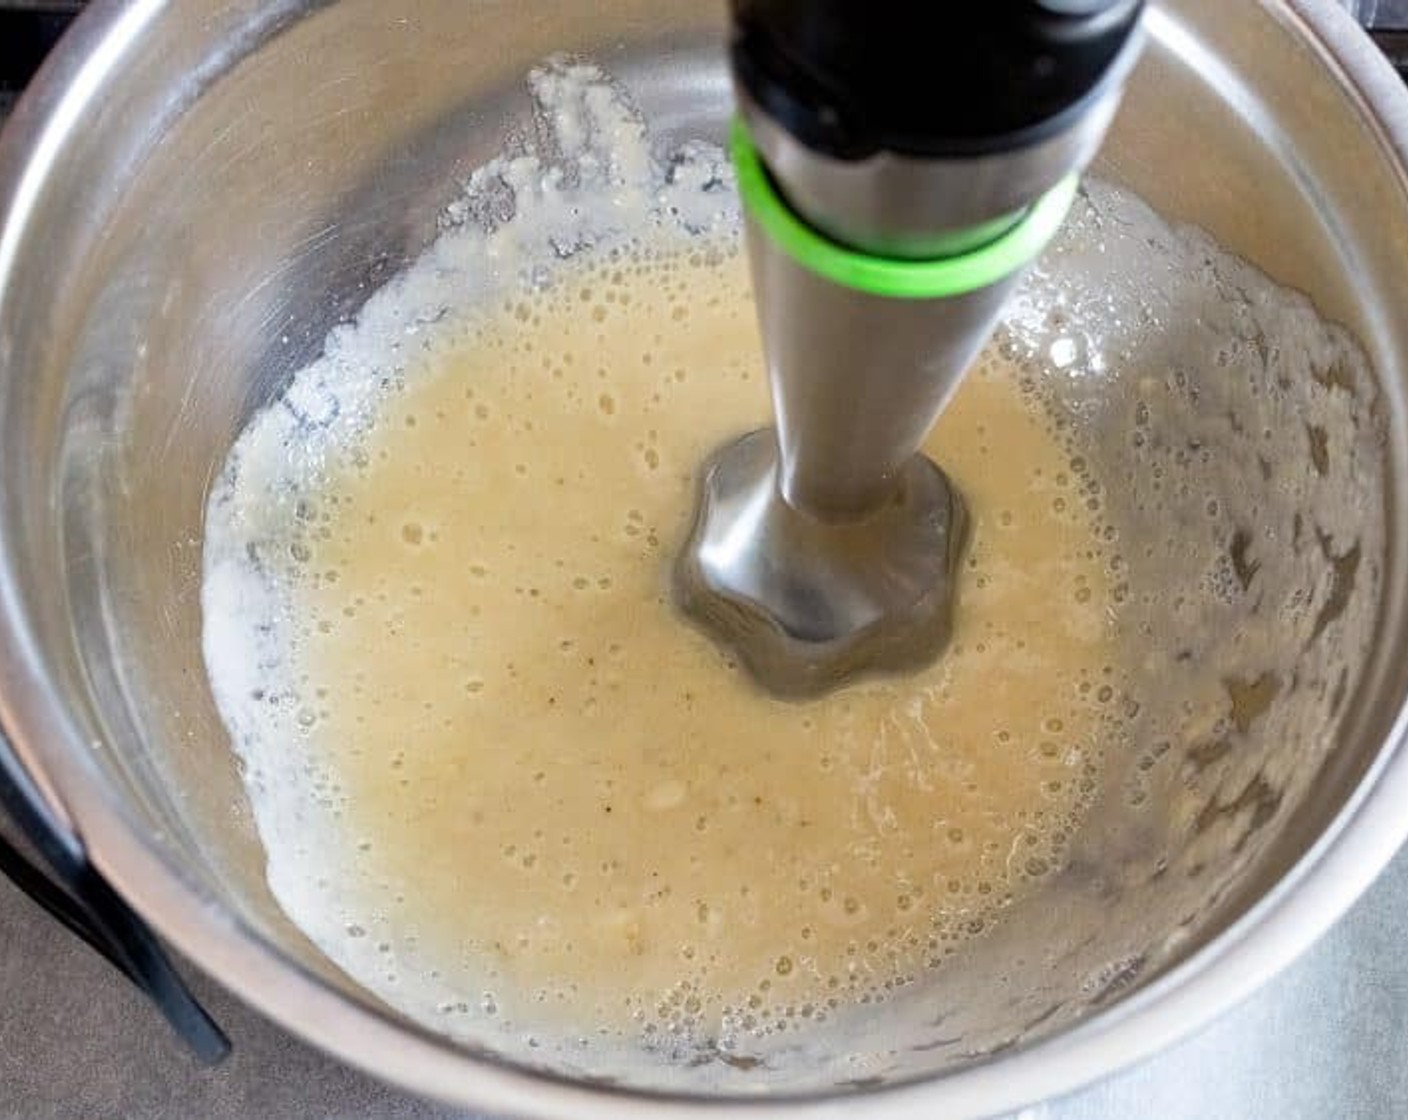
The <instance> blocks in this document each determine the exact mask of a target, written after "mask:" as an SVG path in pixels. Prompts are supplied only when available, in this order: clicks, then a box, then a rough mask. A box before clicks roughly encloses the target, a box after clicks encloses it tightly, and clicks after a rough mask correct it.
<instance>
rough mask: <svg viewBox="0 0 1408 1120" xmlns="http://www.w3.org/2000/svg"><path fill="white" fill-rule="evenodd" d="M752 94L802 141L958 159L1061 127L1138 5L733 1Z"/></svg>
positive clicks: (840, 154) (1114, 69) (1116, 66)
mask: <svg viewBox="0 0 1408 1120" xmlns="http://www.w3.org/2000/svg"><path fill="white" fill-rule="evenodd" d="M729 7H730V12H731V15H732V23H733V27H732V40H731V44H730V54H731V58H732V63H733V69H734V75H735V78H736V80H737V82H738V84H739V86H740V87H741V89H742V90H743V92H745V93H746V94H747V96H749V97H751V98H752V99H753V100H754V101H755V102H756V103H757V104H758V105H759V107H760V108H762V109H763V110H765V111H766V112H767V113H768V114H770V115H771V116H772V118H773V119H774V120H776V121H777V122H778V123H779V124H781V125H782V126H783V127H784V128H786V129H787V131H788V132H790V133H791V134H792V135H793V136H795V137H796V138H797V139H798V140H800V141H801V142H802V143H803V144H804V145H806V146H807V147H809V148H811V149H813V150H815V151H818V152H822V153H825V154H827V155H831V156H834V157H836V158H838V159H864V158H865V157H867V156H870V155H873V154H875V153H876V152H879V151H889V152H897V153H900V154H903V155H910V156H915V157H918V158H934V159H943V158H960V157H969V156H978V155H983V154H986V153H989V152H1000V151H1011V150H1013V149H1016V148H1021V147H1025V146H1026V145H1028V144H1032V143H1036V142H1038V141H1040V140H1041V139H1043V138H1044V137H1045V136H1047V135H1051V134H1053V133H1056V132H1059V131H1061V130H1062V129H1063V128H1065V127H1066V125H1067V124H1069V123H1070V121H1071V120H1073V119H1075V118H1077V117H1079V116H1080V115H1081V114H1082V113H1083V112H1084V110H1085V108H1086V107H1087V106H1088V105H1089V104H1090V102H1091V101H1092V100H1093V99H1097V98H1098V97H1100V95H1101V94H1102V93H1103V92H1104V89H1105V84H1106V82H1108V81H1116V82H1118V81H1122V80H1123V78H1124V73H1123V71H1124V66H1123V65H1121V63H1122V61H1124V60H1128V61H1132V58H1133V52H1132V51H1131V50H1129V49H1128V48H1130V47H1131V46H1132V43H1133V40H1134V39H1135V32H1136V30H1137V28H1138V25H1139V19H1140V16H1141V14H1142V12H1143V8H1144V0H939V2H935V0H927V2H919V0H729Z"/></svg>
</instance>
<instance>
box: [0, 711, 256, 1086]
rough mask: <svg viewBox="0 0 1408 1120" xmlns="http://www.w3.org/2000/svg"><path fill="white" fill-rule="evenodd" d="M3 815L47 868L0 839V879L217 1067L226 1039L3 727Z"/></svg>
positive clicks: (0, 766) (0, 744) (0, 761)
mask: <svg viewBox="0 0 1408 1120" xmlns="http://www.w3.org/2000/svg"><path fill="white" fill-rule="evenodd" d="M0 812H3V813H4V814H5V816H6V817H7V818H8V819H9V820H10V821H11V822H12V823H13V825H14V826H15V828H17V829H18V830H19V832H20V834H21V835H22V836H23V837H24V838H25V839H26V840H27V841H28V842H29V845H30V846H31V847H32V848H33V850H34V852H35V854H36V855H37V856H38V860H39V861H42V864H43V865H44V866H46V867H47V869H48V870H47V872H46V871H45V870H44V869H43V867H41V865H40V862H37V861H36V860H34V859H31V858H30V857H29V856H28V855H26V854H25V853H24V852H23V851H21V850H20V848H19V847H18V846H17V845H15V844H14V843H12V842H10V840H9V839H7V838H6V837H5V836H4V835H3V834H2V833H0V873H3V874H4V875H5V877H6V878H8V879H9V880H10V881H11V882H12V883H14V884H15V886H17V887H18V888H19V889H20V890H21V891H23V892H24V893H25V894H27V895H28V896H29V897H30V898H31V899H33V900H34V901H35V902H36V903H38V904H39V906H41V907H42V908H43V909H44V910H46V911H47V912H48V913H49V914H50V915H51V916H52V917H53V918H55V919H56V920H57V921H58V922H59V923H60V924H61V925H63V926H64V928H66V929H67V930H68V931H69V932H70V933H72V934H74V936H76V937H78V938H80V939H82V940H83V941H84V942H86V943H87V944H88V945H89V946H91V947H92V948H93V949H95V950H96V951H97V952H98V953H100V954H102V956H103V957H104V958H106V959H107V961H108V962H109V963H110V964H111V965H112V966H113V967H114V968H116V969H117V970H118V971H119V972H121V973H122V974H123V975H124V976H126V977H127V979H128V980H130V981H131V982H132V983H133V984H134V985H136V987H137V988H138V990H140V991H141V992H143V993H144V994H145V995H146V996H147V997H148V998H149V999H150V1000H151V1001H152V1002H153V1003H154V1004H156V1007H157V1010H158V1011H159V1012H161V1015H162V1017H163V1018H165V1019H166V1021H167V1022H168V1023H169V1024H170V1025H171V1027H172V1029H173V1030H174V1031H175V1032H176V1033H177V1035H178V1036H180V1038H181V1039H182V1040H183V1041H184V1042H185V1043H186V1045H187V1046H188V1047H189V1048H190V1049H191V1050H192V1052H193V1053H194V1054H195V1056H196V1057H197V1058H198V1059H199V1060H200V1061H201V1062H203V1063H204V1064H206V1065H215V1064H216V1063H217V1062H219V1061H221V1060H222V1059H223V1058H224V1057H225V1056H226V1055H227V1054H229V1052H230V1041H229V1039H228V1038H227V1037H226V1036H225V1034H224V1032H223V1031H221V1029H220V1028H219V1026H217V1025H216V1023H215V1020H214V1019H212V1018H211V1017H210V1015H209V1014H208V1013H207V1012H206V1010H205V1009H204V1008H203V1007H201V1005H200V1003H199V1002H198V1001H197V1000H196V998H195V996H194V995H192V994H191V991H190V989H189V988H188V987H187V986H186V983H185V981H184V980H182V979H181V975H180V973H178V972H177V971H176V968H175V966H174V965H173V964H172V963H171V958H170V956H169V955H168V954H167V952H166V950H165V949H164V948H162V945H161V942H160V941H158V940H157V937H156V935H155V934H154V933H153V932H152V931H151V928H150V927H149V926H148V925H147V924H146V923H145V922H144V921H143V920H142V919H141V918H140V917H139V916H138V915H137V914H136V912H135V911H133V910H132V908H131V907H130V906H128V905H127V903H125V902H124V901H123V900H122V898H121V896H119V895H118V893H117V892H116V891H115V890H113V888H112V886H111V885H110V884H109V883H108V882H107V880H106V879H104V878H103V877H102V875H101V874H99V872H98V870H97V869H96V868H95V867H94V866H93V865H92V863H91V862H90V861H89V859H88V856H87V852H86V851H85V849H84V847H83V843H82V841H81V839H80V838H79V837H77V836H73V835H71V834H70V833H69V832H68V831H67V830H66V829H65V828H63V827H62V826H61V825H60V824H59V822H58V821H57V820H55V818H54V815H53V813H52V812H51V811H50V809H49V806H48V805H47V804H46V803H45V801H44V798H43V796H42V795H41V794H40V792H39V790H38V789H37V788H36V787H35V785H34V782H33V781H32V780H31V779H30V777H29V775H28V773H26V771H25V769H24V766H23V765H22V764H21V762H20V759H19V756H18V755H17V754H16V752H15V750H14V748H13V746H12V745H11V743H10V740H9V738H8V737H7V736H6V735H5V733H4V730H3V728H0Z"/></svg>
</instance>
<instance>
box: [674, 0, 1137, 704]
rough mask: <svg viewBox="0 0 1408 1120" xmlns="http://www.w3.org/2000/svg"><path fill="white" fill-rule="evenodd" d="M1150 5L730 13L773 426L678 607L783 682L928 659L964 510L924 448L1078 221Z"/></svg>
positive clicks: (823, 1) (754, 451)
mask: <svg viewBox="0 0 1408 1120" xmlns="http://www.w3.org/2000/svg"><path fill="white" fill-rule="evenodd" d="M1142 9H1143V0H953V2H944V3H917V2H914V0H732V15H733V41H732V45H731V59H732V64H733V76H734V84H735V88H736V91H737V97H738V104H739V115H738V118H737V120H736V121H735V123H734V126H733V135H732V138H731V146H732V154H733V159H734V163H735V167H736V170H737V175H738V188H739V193H740V195H741V197H742V200H743V206H744V213H745V217H746V231H747V242H748V250H749V257H750V263H751V267H752V276H753V286H754V294H755V297H756V301H757V308H758V318H759V323H760V325H761V328H762V337H763V349H764V353H765V356H766V360H767V366H768V377H769V383H770V386H771V390H772V400H773V408H774V413H775V418H776V426H775V427H774V428H769V429H764V430H762V431H757V432H753V433H752V434H750V435H747V436H744V437H743V438H742V439H740V440H737V441H735V442H733V443H731V444H729V445H727V446H725V447H724V448H722V449H721V450H719V451H718V452H716V453H715V454H714V455H713V456H712V457H711V458H710V459H709V460H708V462H706V464H705V465H704V469H703V474H702V481H701V485H700V496H699V507H698V511H697V514H696V520H695V524H694V529H693V532H692V533H691V536H690V538H689V541H688V542H687V544H686V545H685V548H684V550H683V552H682V553H681V555H680V557H679V559H678V561H677V564H676V569H675V592H676V599H677V601H678V602H679V603H680V605H681V607H682V608H683V610H684V611H685V612H686V614H687V615H689V616H690V617H691V618H693V619H694V620H695V621H696V622H698V623H699V624H700V625H701V626H702V627H703V628H704V629H705V630H707V631H708V632H710V633H711V634H713V635H714V636H715V638H717V639H718V640H719V641H721V642H722V643H723V644H724V645H725V646H726V647H727V648H729V649H731V650H732V651H733V652H734V654H735V655H736V656H737V657H738V659H739V660H740V661H741V662H742V663H743V664H744V665H745V666H746V667H747V668H748V669H749V670H750V671H751V672H752V673H753V675H754V676H755V677H756V678H757V680H758V681H759V682H760V683H761V684H762V685H763V687H765V688H766V689H767V690H769V691H771V692H773V693H775V694H778V695H783V696H807V695H814V694H818V693H821V692H824V691H826V690H828V689H831V688H833V687H835V686H837V685H839V684H841V683H844V682H845V681H847V680H850V679H851V678H853V677H854V676H856V675H858V674H861V673H864V672H867V671H900V670H905V669H911V668H916V667H918V666H921V665H923V664H925V663H927V662H928V661H930V660H932V659H933V658H934V657H935V656H937V654H938V653H939V652H940V651H941V650H942V648H943V646H944V645H945V643H946V642H947V640H948V637H949V633H950V629H951V617H952V601H953V594H954V580H955V574H956V567H957V563H958V558H959V554H960V551H961V548H962V543H963V538H964V533H965V522H966V514H965V511H964V507H963V503H962V500H961V498H960V496H959V495H958V493H957V492H956V490H955V489H954V488H953V486H952V485H951V484H950V482H949V480H948V479H947V477H946V476H945V475H944V473H943V472H942V471H941V470H940V469H939V467H938V466H936V465H935V464H934V463H933V462H932V461H930V460H929V459H928V458H926V457H925V456H924V455H922V454H921V453H920V452H919V446H920V444H921V443H922V442H923V440H924V438H925V437H926V435H927V434H928V432H929V430H930V428H931V427H932V426H933V424H934V422H935V420H936V419H937V418H938V415H939V413H940V412H941V411H942V409H943V407H944V405H945V404H946V403H947V402H948V400H949V398H950V396H951V395H952V394H953V392H954V390H955V389H956V388H957V386H958V384H959V382H960V380H961V379H962V377H963V374H964V372H965V371H966V369H967V368H968V366H969V365H970V363H971V362H972V361H973V359H974V358H975V357H976V356H977V354H978V352H979V350H981V348H982V347H983V345H984V344H985V343H986V342H987V340H988V338H989V336H990V335H991V334H992V332H993V330H994V328H995V327H996V325H997V322H998V319H999V317H1000V315H1001V313H1002V309H1003V306H1004V304H1005V303H1006V301H1007V298H1008V296H1009V295H1010V294H1011V292H1012V290H1013V288H1014V287H1015V285H1016V284H1017V282H1018V280H1019V279H1020V278H1021V275H1022V273H1023V271H1024V269H1025V268H1026V266H1027V265H1028V264H1030V263H1031V262H1032V261H1033V260H1034V259H1035V258H1036V257H1037V256H1038V255H1039V254H1040V253H1041V251H1042V249H1043V248H1044V247H1045V246H1046V244H1047V242H1048V241H1049V240H1050V239H1051V237H1052V236H1053V235H1054V234H1055V232H1056V230H1057V229H1058V227H1059V226H1060V224H1061V222H1062V221H1063V220H1064V218H1065V215H1066V212H1067V209H1068V208H1069V206H1070V203H1071V200H1072V198H1073V197H1074V194H1075V190H1076V178H1077V176H1078V174H1079V172H1080V171H1081V169H1083V168H1084V167H1085V165H1086V164H1087V163H1088V162H1089V161H1090V159H1091V158H1092V157H1093V156H1094V154H1095V151H1096V149H1097V148H1098V147H1099V144H1100V141H1101V139H1102V138H1103V136H1104V134H1105V130H1106V128H1107V127H1108V126H1109V124H1110V121H1111V119H1112V118H1113V116H1114V113H1115V109H1116V107H1117V105H1118V104H1119V99H1120V95H1121V93H1122V91H1123V88H1124V83H1125V79H1126V78H1127V76H1128V74H1129V71H1130V70H1131V69H1132V67H1133V65H1134V61H1135V58H1136V56H1137V53H1138V46H1139V39H1140V36H1139V18H1140V14H1141V12H1142Z"/></svg>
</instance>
